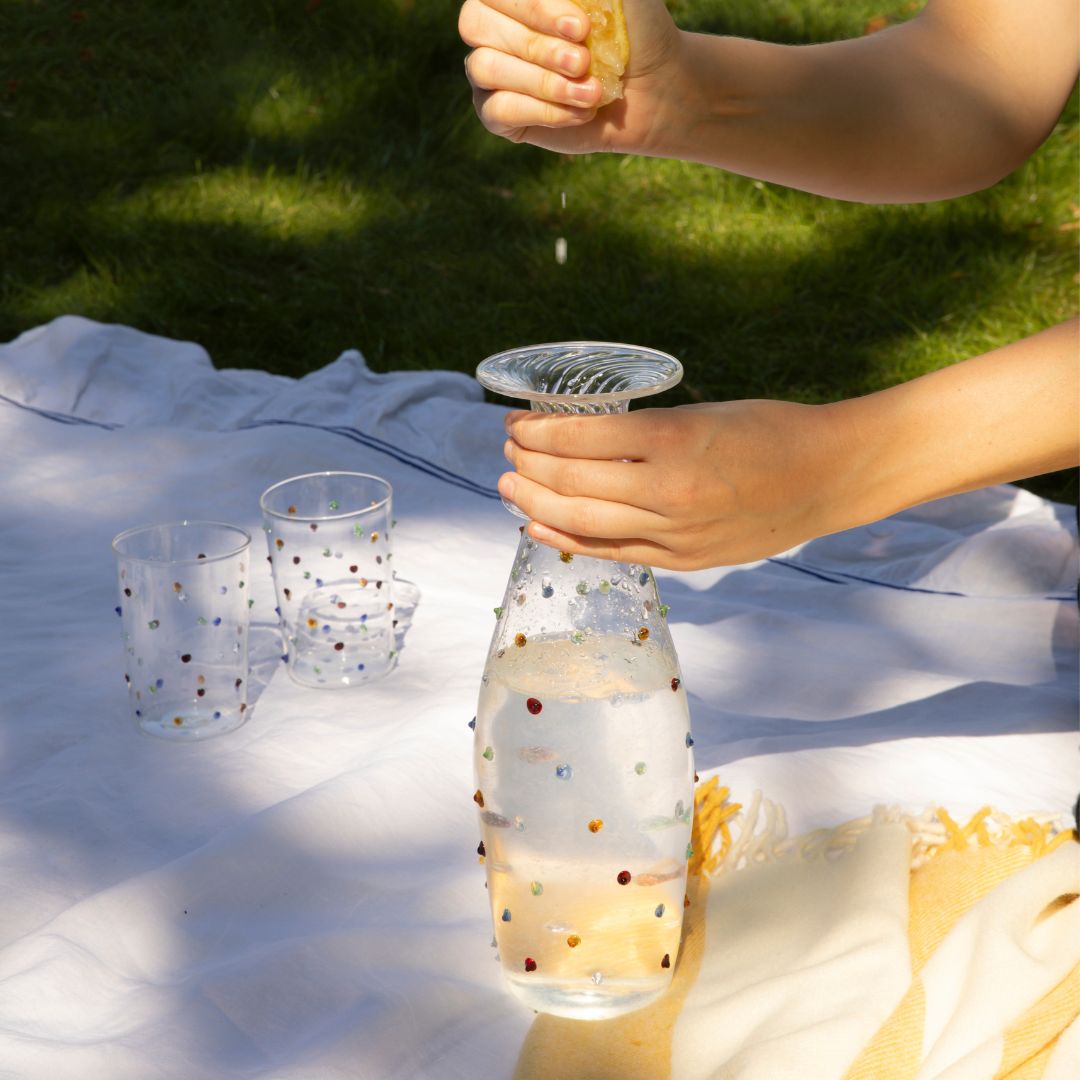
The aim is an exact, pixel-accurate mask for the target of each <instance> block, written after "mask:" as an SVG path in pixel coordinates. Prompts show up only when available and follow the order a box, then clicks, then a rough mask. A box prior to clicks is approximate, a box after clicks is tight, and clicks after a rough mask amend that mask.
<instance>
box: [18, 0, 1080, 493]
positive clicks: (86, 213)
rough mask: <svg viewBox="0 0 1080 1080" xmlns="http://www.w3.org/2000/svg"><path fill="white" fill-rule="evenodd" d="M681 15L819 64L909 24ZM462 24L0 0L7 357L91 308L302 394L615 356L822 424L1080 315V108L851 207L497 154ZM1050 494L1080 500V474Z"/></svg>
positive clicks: (816, 7)
mask: <svg viewBox="0 0 1080 1080" xmlns="http://www.w3.org/2000/svg"><path fill="white" fill-rule="evenodd" d="M670 6H671V7H672V8H673V10H674V11H675V13H676V15H677V17H678V18H679V20H680V21H681V22H682V23H683V24H684V25H686V26H693V27H695V28H697V29H705V30H713V31H721V32H726V33H737V34H745V35H752V36H757V37H761V38H765V39H769V40H776V41H785V42H794V43H797V42H807V41H820V40H828V39H831V38H836V37H844V36H852V35H856V34H860V33H863V32H864V30H865V29H866V28H867V24H872V25H877V24H880V22H881V21H882V20H889V19H899V18H904V17H909V16H910V14H911V9H912V5H911V4H909V3H907V2H891V0H889V2H886V0H882V2H869V3H868V2H862V0H806V2H803V3H797V2H794V0H756V2H755V3H753V4H747V3H745V2H735V0H673V2H672V3H671V5H670ZM457 7H458V4H457V2H456V0H412V2H410V0H322V2H321V3H319V2H316V0H276V2H272V0H262V2H257V0H256V2H249V3H244V4H227V3H220V2H213V3H211V2H208V0H190V2H186V3H184V4H166V5H162V4H150V3H146V2H143V0H109V2H108V3H88V4H87V5H86V6H81V5H79V4H72V3H60V2H53V0H39V2H33V0H21V2H17V0H0V256H2V258H0V339H2V340H7V339H9V338H11V337H13V336H14V335H16V334H17V333H19V332H20V331H22V330H24V329H26V328H28V327H30V326H33V325H36V324H38V323H42V322H45V321H47V320H49V319H52V318H54V317H55V316H57V315H60V314H63V313H68V312H77V313H81V314H84V315H87V316H90V317H92V318H95V319H100V320H103V321H110V322H122V323H127V324H130V325H133V326H137V327H139V328H141V329H144V330H148V331H152V332H155V333H159V334H164V335H167V336H169V337H176V338H185V339H190V340H195V341H198V342H200V343H201V344H203V345H204V346H205V347H206V348H207V349H208V350H209V352H210V354H211V355H212V356H213V358H214V360H215V362H216V363H217V364H218V365H219V366H240V367H248V366H250V367H260V368H266V369H269V370H271V371H275V372H280V373H285V374H292V375H298V374H301V373H303V372H305V371H308V370H311V369H313V368H316V367H320V366H322V365H323V364H325V363H327V362H328V361H329V360H331V359H333V358H334V357H335V356H336V355H337V354H338V353H339V352H340V351H341V350H342V349H345V348H349V347H356V348H359V349H361V350H362V351H363V352H364V353H365V355H366V356H367V358H368V360H369V362H370V363H371V364H372V365H373V366H374V367H376V368H379V369H383V370H385V369H389V368H402V367H406V368H429V367H449V368H457V369H460V370H463V371H471V370H472V369H473V367H474V366H475V364H476V362H477V360H479V359H481V358H482V357H483V356H485V355H487V354H488V353H490V352H492V351H494V350H496V349H499V348H502V347H505V346H508V345H514V344H522V343H526V342H530V341H550V340H554V339H560V338H572V337H595V338H608V339H614V340H619V341H634V342H639V343H643V344H649V345H654V346H658V347H660V348H663V349H667V350H669V351H671V352H674V353H675V354H676V355H678V356H679V357H680V358H681V359H682V360H683V361H684V363H685V364H686V367H687V379H686V382H685V384H684V386H683V387H682V388H681V389H680V390H679V391H677V392H675V393H672V394H671V395H669V398H668V400H669V402H670V403H673V404H674V403H678V402H679V401H686V400H694V399H697V400H709V399H714V398H720V397H747V396H772V397H782V398H792V399H799V400H804V401H824V400H830V399H834V398H837V397H841V396H847V395H852V394H858V393H863V392H866V391H869V390H873V389H876V388H879V387H882V386H886V385H888V384H890V383H893V382H895V381H897V380H901V379H905V378H909V377H911V376H914V375H917V374H919V373H921V372H924V371H927V370H930V369H931V368H934V367H938V366H941V365H943V364H947V363H949V362H951V361H954V360H957V359H960V358H962V357H965V356H969V355H972V354H975V353H978V352H980V351H983V350H985V349H988V348H992V347H994V346H996V345H1000V344H1003V343H1005V342H1007V341H1010V340H1013V339H1015V338H1017V337H1020V336H1022V335H1024V334H1028V333H1031V332H1034V331H1036V330H1038V329H1041V328H1042V327H1044V326H1047V325H1050V324H1051V323H1054V322H1056V321H1059V320H1061V319H1063V318H1067V317H1068V316H1070V315H1072V314H1073V313H1074V312H1075V310H1076V307H1077V288H1076V274H1077V259H1076V239H1077V236H1078V232H1077V231H1075V228H1074V227H1075V224H1076V222H1077V214H1078V213H1080V211H1078V209H1077V207H1076V205H1075V204H1076V202H1077V201H1078V196H1077V154H1078V124H1077V102H1076V96H1075V94H1074V97H1073V100H1072V102H1071V103H1070V106H1069V108H1068V110H1067V111H1066V114H1065V116H1064V117H1063V118H1062V120H1061V122H1060V123H1059V124H1058V126H1057V129H1056V130H1055V132H1054V133H1053V135H1052V136H1051V137H1050V139H1049V140H1048V141H1047V143H1046V144H1045V145H1044V146H1043V148H1042V149H1041V150H1040V151H1039V152H1038V154H1037V155H1036V156H1035V157H1034V158H1033V159H1032V160H1031V161H1030V162H1029V163H1028V164H1027V165H1025V166H1024V167H1023V168H1022V169H1020V170H1019V171H1018V172H1017V173H1015V174H1014V175H1013V176H1011V177H1009V178H1008V179H1007V180H1005V181H1004V182H1002V183H1001V184H998V185H997V186H996V187H995V188H993V189H991V190H990V191H987V192H983V193H981V194H978V195H975V196H971V197H968V198H965V199H960V200H956V201H953V202H950V203H940V204H934V205H929V206H901V207H884V208H880V207H866V206H858V205H849V204H841V203H834V202H830V201H827V200H824V199H819V198H815V197H812V196H808V195H801V194H798V193H795V192H791V191H786V190H784V189H782V188H777V187H774V186H771V185H763V184H760V183H754V182H751V181H748V180H743V179H740V178H738V177H733V176H728V175H724V174H721V173H718V172H715V171H710V170H708V169H704V168H701V167H697V166H690V165H684V164H681V163H678V162H660V161H647V160H634V159H620V158H614V157H604V156H600V155H597V156H593V157H589V158H583V159H572V158H563V157H558V156H554V155H550V154H545V153H543V152H541V151H537V150H533V149H532V148H529V147H521V146H512V145H510V144H508V143H504V142H502V141H501V140H498V139H495V138H493V137H491V136H489V135H488V134H487V133H486V132H484V131H483V129H482V128H481V127H480V125H479V124H478V123H477V122H476V120H475V119H474V117H473V115H472V110H471V106H470V104H469V93H468V87H467V85H466V83H465V80H464V77H463V73H462V58H463V56H464V53H465V48H464V46H463V45H461V43H460V42H459V41H458V38H457V33H456V13H457ZM563 192H565V193H566V206H565V209H563V207H562V198H561V195H562V193H563ZM559 237H564V238H565V239H566V241H567V250H568V255H569V257H568V259H567V261H566V263H565V265H559V264H557V263H556V261H555V258H554V250H555V241H556V239H557V238H559ZM1036 486H1037V487H1038V488H1039V490H1042V491H1044V492H1045V493H1048V494H1051V495H1053V496H1055V497H1057V498H1071V499H1075V494H1074V492H1075V486H1074V481H1071V480H1070V479H1068V478H1065V477H1061V476H1057V477H1055V478H1052V479H1050V480H1048V481H1043V482H1041V484H1040V485H1036Z"/></svg>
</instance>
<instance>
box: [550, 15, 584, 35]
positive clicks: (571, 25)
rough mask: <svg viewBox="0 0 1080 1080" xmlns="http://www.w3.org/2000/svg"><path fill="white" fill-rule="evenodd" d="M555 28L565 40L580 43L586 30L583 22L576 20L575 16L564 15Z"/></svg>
mask: <svg viewBox="0 0 1080 1080" xmlns="http://www.w3.org/2000/svg"><path fill="white" fill-rule="evenodd" d="M555 26H556V29H558V31H559V33H560V34H562V36H563V37H564V38H569V39H570V40H571V41H580V40H581V37H582V35H583V34H584V32H585V28H584V27H583V26H582V25H581V20H580V19H577V18H575V17H574V16H573V15H564V16H563V17H562V18H561V19H559V21H558V22H557V23H556V24H555Z"/></svg>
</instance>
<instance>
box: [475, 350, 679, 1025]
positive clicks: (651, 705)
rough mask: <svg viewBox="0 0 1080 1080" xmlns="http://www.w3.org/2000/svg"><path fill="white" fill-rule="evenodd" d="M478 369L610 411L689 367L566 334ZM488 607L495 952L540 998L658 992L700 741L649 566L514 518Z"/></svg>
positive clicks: (667, 973)
mask: <svg viewBox="0 0 1080 1080" xmlns="http://www.w3.org/2000/svg"><path fill="white" fill-rule="evenodd" d="M477 377H478V378H479V380H480V382H481V383H482V384H483V385H484V386H486V387H487V388H488V389H490V390H493V391H496V392H497V393H500V394H505V395H507V396H511V397H518V398H525V399H527V400H529V401H530V402H531V404H532V408H533V409H534V410H536V411H546V412H577V413H600V412H609V413H610V412H623V411H625V410H626V408H627V405H628V403H629V401H630V400H631V399H633V398H636V397H644V396H646V395H649V394H654V393H657V392H659V391H661V390H665V389H667V388H668V387H670V386H673V385H675V384H676V383H677V382H678V381H679V379H680V378H681V377H682V366H681V365H680V364H679V362H678V361H677V360H675V359H674V358H673V357H671V356H668V355H667V354H665V353H660V352H656V351H654V350H650V349H643V348H637V347H634V346H627V345H614V344H608V343H599V342H564V343H559V344H553V345H539V346H532V347H529V348H525V349H515V350H513V351H511V352H507V353H500V354H498V355H496V356H492V357H489V358H488V359H487V360H485V361H484V362H483V363H482V364H481V365H480V366H479V368H478V369H477ZM510 508H511V509H515V511H516V508H514V507H510ZM495 615H496V625H495V633H494V635H493V637H492V641H491V648H490V651H489V654H488V659H487V664H486V667H485V669H484V675H483V680H482V685H481V689H480V700H479V706H478V708H477V714H476V724H475V747H474V762H475V778H476V792H475V794H474V796H473V798H474V800H475V802H476V805H477V812H478V815H479V823H480V833H481V844H480V847H479V851H480V854H481V855H482V856H483V857H484V862H485V870H486V872H487V886H488V891H489V894H490V899H491V909H492V918H493V922H494V928H495V942H496V944H497V947H498V950H499V957H500V960H501V963H502V967H503V970H504V972H505V974H506V976H507V979H508V981H509V984H510V987H511V989H512V990H513V992H514V994H516V995H517V996H518V997H519V998H520V999H521V1000H522V1001H524V1002H525V1003H526V1004H527V1005H529V1006H530V1007H531V1008H534V1009H536V1010H538V1011H540V1012H546V1013H553V1014H555V1015H559V1016H567V1017H574V1018H578V1019H602V1018H606V1017H612V1016H617V1015H619V1014H621V1013H624V1012H628V1011H630V1010H632V1009H637V1008H640V1007H642V1006H644V1005H647V1004H648V1003H649V1002H651V1001H653V1000H655V999H656V998H658V997H659V996H660V995H661V994H663V993H664V991H665V990H666V989H667V987H668V984H669V983H670V980H671V974H672V970H673V968H674V964H675V960H676V956H677V953H678V949H679V939H680V935H681V931H682V918H683V907H684V898H685V886H686V866H687V860H688V858H689V856H690V854H691V852H690V830H691V816H692V813H693V779H694V762H693V751H692V749H691V747H692V745H693V739H692V738H691V735H690V719H689V710H688V708H687V700H686V692H685V690H684V689H683V686H682V673H681V671H680V670H679V661H678V658H677V657H676V655H675V649H674V646H673V645H672V642H671V636H670V634H669V633H668V627H667V622H666V615H667V609H666V607H665V606H664V605H663V604H662V603H661V602H660V597H659V595H658V593H657V588H656V580H655V578H654V576H653V573H652V571H651V570H650V569H649V567H647V566H639V565H630V564H624V563H614V562H606V561H603V560H599V559H591V558H586V557H583V556H580V555H571V554H570V553H569V552H560V551H556V550H554V549H553V548H549V547H546V546H544V545H542V544H538V543H536V542H535V541H533V540H531V539H530V538H529V537H528V535H527V534H526V533H524V532H522V535H521V540H520V542H519V544H518V549H517V554H516V555H515V556H514V562H513V566H512V568H511V571H510V579H509V581H508V582H507V586H506V593H505V595H504V597H503V600H502V603H501V604H500V605H499V607H497V608H496V609H495Z"/></svg>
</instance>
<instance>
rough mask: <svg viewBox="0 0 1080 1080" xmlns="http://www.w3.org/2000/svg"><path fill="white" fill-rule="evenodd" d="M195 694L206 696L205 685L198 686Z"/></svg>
mask: <svg viewBox="0 0 1080 1080" xmlns="http://www.w3.org/2000/svg"><path fill="white" fill-rule="evenodd" d="M195 695H196V696H197V697H205V696H206V687H205V686H200V687H199V689H198V690H196V691H195Z"/></svg>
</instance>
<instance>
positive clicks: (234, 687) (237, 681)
mask: <svg viewBox="0 0 1080 1080" xmlns="http://www.w3.org/2000/svg"><path fill="white" fill-rule="evenodd" d="M243 681H244V680H243V679H237V680H236V682H234V683H233V689H235V690H239V689H240V684H241V683H243Z"/></svg>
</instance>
